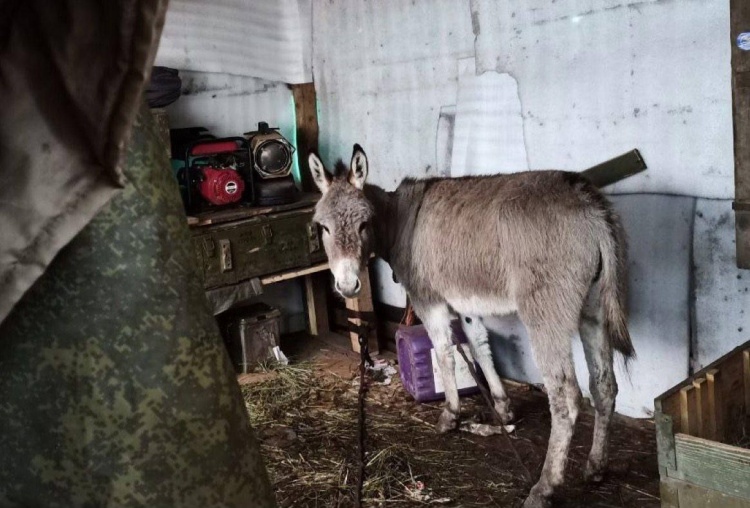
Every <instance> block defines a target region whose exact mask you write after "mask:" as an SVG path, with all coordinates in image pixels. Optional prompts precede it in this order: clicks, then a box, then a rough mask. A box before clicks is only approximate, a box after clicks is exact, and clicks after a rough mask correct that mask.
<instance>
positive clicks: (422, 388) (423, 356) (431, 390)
mask: <svg viewBox="0 0 750 508" xmlns="http://www.w3.org/2000/svg"><path fill="white" fill-rule="evenodd" d="M451 325H452V328H453V334H454V336H456V337H458V340H459V342H460V343H461V344H467V343H468V340H467V339H466V335H464V331H463V329H462V328H461V322H460V321H458V320H455V321H453V322H452V323H451ZM396 350H397V351H398V365H399V369H400V371H401V382H402V383H403V385H404V388H406V391H407V392H409V393H410V394H411V396H412V397H414V399H415V400H416V401H417V402H428V401H432V400H442V399H445V392H443V391H436V386H435V375H434V372H435V371H434V369H433V365H432V350H433V347H432V341H431V340H430V337H429V335H427V330H425V328H424V326H423V325H418V326H402V327H401V328H399V329H398V331H397V332H396ZM456 364H457V366H458V369H466V367H465V362H464V360H463V358H461V356H460V355H458V354H456ZM474 367H475V368H476V370H477V373H480V370H479V368H478V366H477V364H476V362H474ZM458 369H457V370H458ZM464 374H467V373H464ZM461 380H463V381H464V382H463V384H464V385H465V384H467V383H472V384H473V379H470V376H468V379H467V375H464V376H461V377H460V379H459V390H458V394H459V395H460V396H463V395H473V394H475V393H479V388H477V386H476V385H473V386H468V387H464V388H460V387H461V386H462V383H461ZM480 380H481V373H480ZM437 388H439V386H438V387H437Z"/></svg>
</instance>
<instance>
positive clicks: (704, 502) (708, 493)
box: [659, 478, 750, 508]
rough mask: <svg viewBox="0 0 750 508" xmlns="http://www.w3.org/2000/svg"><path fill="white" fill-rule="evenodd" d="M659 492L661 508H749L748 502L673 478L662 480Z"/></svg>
mask: <svg viewBox="0 0 750 508" xmlns="http://www.w3.org/2000/svg"><path fill="white" fill-rule="evenodd" d="M659 490H660V494H661V495H660V497H661V506H662V508H750V500H747V499H740V498H738V497H734V496H729V495H727V494H724V493H723V492H719V491H718V490H713V489H707V488H705V487H701V486H698V485H692V484H690V483H688V482H684V481H682V480H677V479H675V478H662V479H661V482H660V485H659Z"/></svg>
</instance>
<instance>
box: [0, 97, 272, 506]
mask: <svg viewBox="0 0 750 508" xmlns="http://www.w3.org/2000/svg"><path fill="white" fill-rule="evenodd" d="M132 136H133V137H132V140H131V143H130V148H129V149H128V153H127V162H126V164H125V168H124V169H125V175H126V176H127V178H128V180H129V183H128V185H127V187H126V188H125V189H124V190H123V192H122V193H121V194H120V195H118V196H117V197H115V198H114V199H113V200H112V201H111V202H110V203H109V204H108V205H107V206H106V207H105V208H104V209H103V210H102V211H101V212H100V213H99V214H98V215H97V216H96V217H95V218H94V220H93V221H92V222H91V223H90V224H89V225H88V226H87V227H86V228H85V229H84V230H83V231H82V232H81V233H80V234H79V235H78V236H77V237H76V238H75V239H74V240H73V241H72V242H71V243H70V244H69V245H68V246H67V247H66V248H65V249H63V250H62V251H61V252H60V254H59V255H58V256H57V258H56V259H55V260H54V262H53V263H52V265H51V266H50V267H49V268H48V270H47V271H46V272H45V274H44V275H43V276H42V277H41V278H40V279H39V280H38V281H37V282H36V284H35V285H34V286H33V287H32V288H31V289H30V290H29V291H28V292H27V293H26V295H25V296H24V298H23V300H22V301H21V302H20V303H19V304H18V305H17V306H16V307H15V308H14V309H13V311H12V313H11V314H10V315H9V317H8V318H7V319H6V320H5V321H4V322H3V324H2V325H0V504H2V505H4V506H5V505H10V506H143V505H148V506H186V507H189V506H196V507H206V506H253V507H266V506H273V505H274V502H273V496H272V492H271V489H270V485H269V482H268V479H267V475H266V471H265V468H264V466H263V464H262V461H261V459H260V457H259V451H258V445H257V442H256V441H255V438H254V436H253V433H252V430H251V428H250V426H249V423H248V418H247V414H246V412H245V407H244V403H243V401H242V397H241V395H240V391H239V387H238V386H237V383H236V381H235V379H234V374H233V370H232V367H231V364H230V362H229V358H228V356H227V353H226V351H225V348H224V346H223V344H222V342H221V338H220V335H219V332H218V328H217V325H216V323H215V321H214V318H213V316H212V315H211V312H210V310H209V308H208V304H207V302H206V299H205V296H204V294H203V290H202V287H201V284H200V282H199V279H198V275H197V269H196V267H195V266H194V263H195V260H194V258H195V255H194V253H193V252H192V251H191V247H190V238H189V232H188V229H187V225H186V222H185V216H184V212H183V210H182V204H181V201H180V197H179V192H178V189H177V184H176V182H175V181H174V179H173V177H172V175H171V172H170V169H169V162H168V160H167V159H166V155H165V153H164V148H163V145H160V144H159V137H158V132H157V130H156V126H155V123H154V121H153V118H152V116H151V113H150V112H149V110H148V109H147V108H146V107H145V106H144V107H143V108H142V109H141V111H140V113H139V115H138V119H137V121H136V125H135V126H134V129H133V135H132ZM50 171H54V168H50Z"/></svg>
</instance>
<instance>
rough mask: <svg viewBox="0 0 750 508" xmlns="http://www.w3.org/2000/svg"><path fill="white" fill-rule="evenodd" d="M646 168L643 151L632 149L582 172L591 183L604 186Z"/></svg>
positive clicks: (600, 186)
mask: <svg viewBox="0 0 750 508" xmlns="http://www.w3.org/2000/svg"><path fill="white" fill-rule="evenodd" d="M646 169H647V168H646V162H645V161H644V160H643V157H641V152H639V151H638V150H631V151H629V152H627V153H624V154H622V155H620V156H618V157H615V158H614V159H610V160H608V161H606V162H602V163H601V164H597V165H596V166H594V167H591V168H589V169H587V170H585V171H583V172H582V173H581V174H582V175H583V176H585V177H586V178H588V179H589V180H590V181H591V183H593V184H594V185H596V186H597V187H599V188H602V187H606V186H607V185H612V184H613V183H617V182H619V181H620V180H624V179H625V178H628V177H630V176H633V175H637V174H638V173H640V172H641V171H645V170H646Z"/></svg>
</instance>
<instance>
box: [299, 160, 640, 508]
mask: <svg viewBox="0 0 750 508" xmlns="http://www.w3.org/2000/svg"><path fill="white" fill-rule="evenodd" d="M309 164H310V169H311V172H312V174H313V178H314V180H315V182H316V184H317V185H318V187H319V188H320V190H321V192H322V193H323V196H322V198H321V199H320V201H319V202H318V204H317V207H316V213H315V220H316V221H317V222H318V223H319V224H320V225H321V227H322V228H323V230H324V233H323V244H324V246H325V249H326V253H327V254H328V258H329V261H330V265H331V270H332V272H333V274H334V277H335V280H336V288H337V290H338V291H339V292H340V293H341V294H342V295H344V296H345V297H352V296H355V295H356V293H357V292H358V291H359V287H360V284H359V273H360V270H361V269H363V268H364V267H365V265H366V260H367V259H368V257H369V255H370V254H371V253H373V252H374V253H375V254H376V255H378V256H380V257H381V258H383V259H384V260H385V261H387V262H389V263H390V265H391V267H392V268H393V271H394V275H395V277H396V278H397V279H398V280H399V281H400V282H401V283H402V284H403V285H404V287H405V289H406V291H407V293H408V294H409V298H410V299H411V301H412V304H413V306H414V310H415V311H416V313H417V315H419V317H420V318H421V319H422V321H423V323H424V325H425V327H426V329H427V331H428V333H429V335H430V338H431V339H432V341H433V344H434V347H435V351H436V355H437V358H438V364H439V367H440V373H441V376H442V378H443V385H444V386H445V394H446V401H445V408H444V410H443V412H442V414H441V416H440V418H439V420H438V423H437V429H438V431H440V432H446V431H448V430H451V429H453V428H455V427H456V425H457V420H458V415H459V399H458V392H457V388H456V380H455V371H454V367H455V359H454V356H453V354H452V349H451V329H450V321H451V319H452V318H453V317H454V316H455V315H460V316H461V318H462V320H461V322H462V325H463V328H464V331H465V332H466V335H467V337H468V338H469V344H470V347H471V351H472V354H473V356H474V358H475V359H476V360H477V362H478V363H479V365H480V366H481V368H482V371H483V372H484V375H485V377H486V379H487V382H488V385H489V388H490V391H491V393H492V396H493V398H494V400H495V408H496V409H497V411H498V412H499V414H500V415H501V416H502V418H503V419H504V420H505V421H510V420H511V419H512V418H513V413H512V412H511V409H510V401H509V399H508V396H507V395H506V393H505V389H504V387H503V383H502V381H501V380H500V377H499V376H498V374H497V372H496V371H495V368H494V366H493V362H492V356H491V352H490V347H489V344H488V336H487V329H486V328H485V327H484V325H483V324H482V319H481V318H482V317H485V316H491V315H501V314H508V313H511V312H517V313H518V316H519V317H520V319H521V320H522V321H523V323H524V324H525V326H526V328H527V329H528V333H529V339H530V341H531V346H532V349H533V353H534V359H535V361H536V363H537V365H538V367H539V370H540V371H541V373H542V376H543V379H544V384H545V386H546V389H547V394H548V396H549V403H550V412H551V416H552V428H551V432H550V438H549V445H548V449H547V456H546V459H545V462H544V466H543V469H542V473H541V476H540V478H539V480H538V482H537V483H536V485H534V487H533V488H532V489H531V492H530V493H529V496H528V498H527V499H526V501H525V503H524V506H525V507H527V508H530V507H538V506H546V505H548V503H549V499H550V496H551V495H552V493H553V489H554V488H555V487H556V486H558V485H560V484H562V482H563V476H564V470H565V464H566V460H567V455H568V449H569V446H570V440H571V438H572V436H573V427H574V425H575V421H576V417H577V415H578V410H579V402H580V398H581V392H580V388H579V387H578V383H577V381H576V375H575V370H574V365H573V354H572V338H573V336H574V335H575V334H576V332H579V333H580V336H581V339H582V342H583V347H584V352H585V356H586V361H587V363H588V368H589V373H590V381H589V382H590V389H591V394H592V398H593V401H594V406H595V411H596V419H595V424H594V437H593V444H592V447H591V452H590V454H589V458H588V462H587V464H586V471H585V474H586V477H587V478H588V479H590V480H593V481H598V480H601V477H602V475H603V473H604V471H605V469H606V465H607V435H608V432H609V426H610V422H611V419H612V414H613V411H614V405H615V396H616V395H617V382H616V380H615V375H614V369H613V352H614V350H617V351H619V352H620V353H621V354H622V355H623V356H624V357H625V358H626V359H628V358H630V357H632V356H633V355H634V350H633V346H632V344H631V341H630V335H629V333H628V329H627V325H626V317H625V308H624V304H625V292H626V288H625V279H626V265H625V256H626V246H625V237H624V233H623V229H622V226H621V225H620V221H619V219H618V217H617V215H616V214H615V212H614V211H613V210H612V206H611V205H610V203H609V202H608V201H607V200H606V199H605V198H604V196H603V195H602V194H601V193H600V192H599V191H598V190H597V189H596V188H595V187H594V186H593V185H592V184H591V183H589V182H588V181H587V180H585V179H584V178H583V177H581V176H580V175H578V174H575V173H568V172H563V171H533V172H523V173H515V174H508V175H495V176H484V177H467V178H444V179H431V180H405V181H403V182H402V183H401V185H399V187H398V188H397V189H396V190H395V191H394V192H386V191H384V190H383V189H380V188H378V187H375V186H372V185H365V179H366V178H367V173H368V163H367V157H366V155H365V153H364V151H363V150H362V149H361V147H359V145H355V146H354V153H353V156H352V162H351V167H350V169H349V171H348V173H347V172H346V171H345V169H346V168H343V171H341V170H339V172H338V173H339V174H338V175H337V176H335V177H331V176H329V175H328V174H327V173H326V171H325V168H324V166H323V164H322V162H321V161H320V159H319V158H318V157H317V155H315V154H310V157H309Z"/></svg>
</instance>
